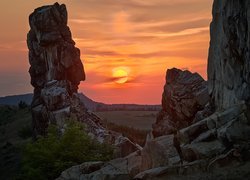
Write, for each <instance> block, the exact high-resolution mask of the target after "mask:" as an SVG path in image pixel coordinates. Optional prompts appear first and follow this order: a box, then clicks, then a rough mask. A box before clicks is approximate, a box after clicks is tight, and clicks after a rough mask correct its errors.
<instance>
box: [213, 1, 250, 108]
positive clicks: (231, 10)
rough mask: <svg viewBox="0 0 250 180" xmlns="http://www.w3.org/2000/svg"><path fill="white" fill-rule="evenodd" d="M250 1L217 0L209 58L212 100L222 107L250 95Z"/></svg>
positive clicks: (246, 98)
mask: <svg viewBox="0 0 250 180" xmlns="http://www.w3.org/2000/svg"><path fill="white" fill-rule="evenodd" d="M249 27H250V1H241V0H215V1H214V4H213V21H212V23H211V41H210V48H209V58H208V84H209V86H208V87H209V94H210V96H211V100H212V102H213V103H214V105H215V106H216V108H217V109H218V110H220V109H225V108H228V107H230V106H232V105H233V104H236V103H238V102H240V101H241V100H245V101H247V103H249V97H250V60H249V59H250V53H249V48H250V36H249V35H250V28H249Z"/></svg>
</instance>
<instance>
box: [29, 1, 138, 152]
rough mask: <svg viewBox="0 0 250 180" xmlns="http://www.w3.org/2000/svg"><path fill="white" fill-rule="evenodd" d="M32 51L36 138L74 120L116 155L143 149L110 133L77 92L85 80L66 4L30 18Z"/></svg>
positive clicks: (30, 51)
mask: <svg viewBox="0 0 250 180" xmlns="http://www.w3.org/2000/svg"><path fill="white" fill-rule="evenodd" d="M29 23H30V28H31V29H30V31H29V33H28V36H27V44H28V48H29V62H30V65H31V66H30V70H29V73H30V76H31V84H32V86H34V96H33V101H32V105H31V106H32V108H31V109H32V116H33V125H34V131H35V135H36V136H37V135H45V134H46V130H47V127H48V124H49V123H54V124H56V125H57V126H58V127H59V128H60V129H61V130H63V128H64V124H65V121H67V120H68V119H69V118H73V119H75V120H77V121H80V122H82V123H84V124H85V125H86V127H87V131H88V134H89V135H90V136H92V137H93V138H96V139H97V140H98V141H99V142H107V143H110V144H113V145H115V147H116V155H117V156H118V157H124V156H126V155H128V154H130V153H132V152H134V151H136V150H137V149H138V148H139V147H138V146H137V145H136V144H134V143H132V142H131V141H130V140H129V139H128V138H126V137H124V136H122V135H121V134H120V133H116V132H113V131H108V130H107V129H105V128H104V127H103V126H102V124H101V119H100V118H99V117H97V116H96V115H94V114H93V113H91V112H89V111H88V109H87V108H86V107H85V105H84V104H83V102H82V101H81V96H80V95H79V94H78V93H77V89H78V85H79V83H80V81H82V80H85V73H84V68H83V64H82V62H81V59H80V50H79V49H78V48H76V47H75V42H74V41H73V40H72V37H71V32H70V29H69V27H68V26H67V10H66V6H65V5H64V4H62V5H59V4H58V3H55V4H54V5H49V6H43V7H40V8H37V9H35V11H34V12H33V13H32V14H31V15H30V17H29Z"/></svg>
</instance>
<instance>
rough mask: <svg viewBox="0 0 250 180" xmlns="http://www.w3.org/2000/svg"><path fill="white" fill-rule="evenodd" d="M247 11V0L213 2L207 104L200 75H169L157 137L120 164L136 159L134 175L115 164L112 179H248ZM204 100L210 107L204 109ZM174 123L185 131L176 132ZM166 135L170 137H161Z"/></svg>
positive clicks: (249, 25) (173, 72)
mask: <svg viewBox="0 0 250 180" xmlns="http://www.w3.org/2000/svg"><path fill="white" fill-rule="evenodd" d="M249 12H250V1H243V0H214V4H213V21H212V23H211V42H210V49H209V58H208V84H209V85H208V92H209V99H208V98H207V94H206V89H207V88H206V86H205V85H204V84H205V82H204V81H203V80H202V79H201V78H200V77H199V76H197V75H192V74H191V73H190V72H182V71H180V70H177V69H172V70H169V71H168V72H167V77H166V85H165V88H164V93H163V101H162V105H163V110H162V111H161V114H160V116H161V117H160V118H159V117H158V119H157V122H156V124H155V125H154V126H153V132H154V134H155V135H156V136H161V137H157V138H155V139H152V140H150V139H148V141H147V142H146V145H145V147H144V148H143V149H142V150H141V151H138V152H136V153H134V154H131V155H129V156H127V157H125V158H122V160H120V161H119V162H122V161H125V160H126V158H127V159H128V157H130V158H131V157H133V159H137V163H134V166H133V169H136V171H129V170H127V171H121V170H119V169H124V166H125V169H126V168H128V167H129V165H128V163H127V164H124V165H123V166H122V168H121V167H120V164H119V163H115V164H113V167H116V170H114V169H112V170H114V171H113V172H112V175H113V176H112V177H114V176H115V177H117V179H118V178H120V179H126V178H127V177H126V178H123V177H121V174H122V173H127V174H128V175H130V177H133V179H136V180H139V179H141V180H152V179H154V180H162V179H249V174H250V171H249V169H250V116H249V115H250V109H249V96H250V92H249V91H250V85H249V78H250V74H249V68H250V66H249V64H250V57H249V45H250V41H249V37H250V23H249V22H250V13H249ZM191 89H193V91H191ZM202 93H205V94H204V96H200V97H202V98H204V100H202V101H200V99H197V98H196V96H198V95H201V94H202ZM183 97H185V98H183ZM208 101H209V106H205V105H206V103H207V102H208ZM197 105H198V108H197ZM202 108H204V109H203V110H202ZM200 110H201V111H200ZM211 113H212V114H211ZM177 122H181V123H184V126H186V127H185V128H183V126H179V127H178V124H177ZM186 122H187V124H185V123H186ZM176 127H177V128H182V129H181V130H180V133H179V134H180V135H179V137H180V138H179V141H180V148H181V150H182V154H183V158H184V164H183V165H181V164H180V162H179V160H180V159H179V156H178V155H177V152H176V149H175V148H174V147H173V135H172V134H171V132H172V129H173V128H176ZM164 134H169V135H165V136H162V135H164ZM103 168H104V169H105V166H102V167H100V169H99V170H94V172H91V173H89V172H84V173H81V171H79V170H78V171H77V172H78V173H79V174H80V175H85V174H90V175H91V174H98V173H100V174H101V173H102V172H103ZM138 170H139V173H138V174H137V175H136V176H134V173H135V172H138ZM66 172H67V171H66ZM109 174H110V171H109ZM63 177H65V176H63V174H62V176H61V178H62V179H70V178H69V177H67V178H63ZM71 177H72V176H71ZM87 177H89V179H93V178H92V177H91V176H87ZM131 179H132V178H131Z"/></svg>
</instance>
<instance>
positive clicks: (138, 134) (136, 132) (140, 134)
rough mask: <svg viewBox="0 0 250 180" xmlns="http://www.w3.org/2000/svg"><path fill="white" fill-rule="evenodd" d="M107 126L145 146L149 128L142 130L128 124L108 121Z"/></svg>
mask: <svg viewBox="0 0 250 180" xmlns="http://www.w3.org/2000/svg"><path fill="white" fill-rule="evenodd" d="M106 126H107V128H108V129H110V130H113V131H116V132H120V133H122V134H123V135H124V136H126V137H128V138H129V139H130V140H131V141H133V142H135V143H137V144H139V145H141V146H143V145H144V144H145V140H146V137H147V134H148V133H149V130H141V129H136V128H132V127H128V126H122V125H117V124H115V123H111V122H108V123H107V124H106Z"/></svg>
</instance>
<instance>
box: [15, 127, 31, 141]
mask: <svg viewBox="0 0 250 180" xmlns="http://www.w3.org/2000/svg"><path fill="white" fill-rule="evenodd" d="M32 135H33V131H32V127H31V125H25V126H23V127H22V129H20V130H19V131H18V136H19V137H21V138H22V139H27V138H30V137H32Z"/></svg>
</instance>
